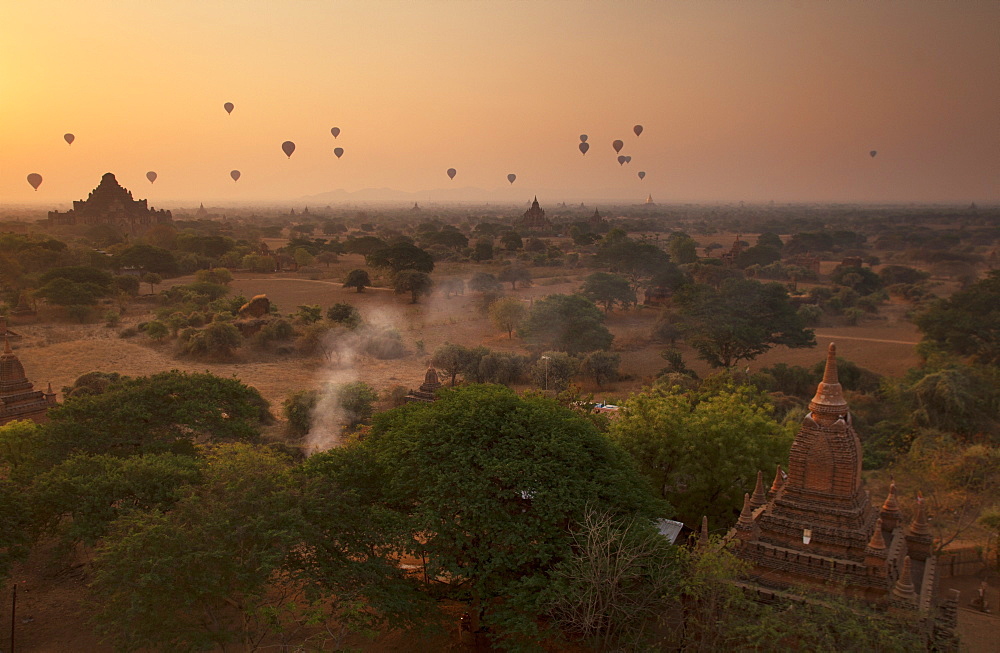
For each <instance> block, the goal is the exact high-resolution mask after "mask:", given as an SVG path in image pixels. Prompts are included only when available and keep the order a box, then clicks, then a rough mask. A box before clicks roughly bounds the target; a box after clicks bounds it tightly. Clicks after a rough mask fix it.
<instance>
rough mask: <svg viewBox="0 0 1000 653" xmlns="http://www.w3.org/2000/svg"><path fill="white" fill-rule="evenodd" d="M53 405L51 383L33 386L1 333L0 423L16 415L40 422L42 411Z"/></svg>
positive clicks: (13, 418) (53, 398)
mask: <svg viewBox="0 0 1000 653" xmlns="http://www.w3.org/2000/svg"><path fill="white" fill-rule="evenodd" d="M55 405H56V395H55V393H54V392H52V384H51V383H50V384H49V387H48V390H47V391H46V392H41V391H39V390H35V389H34V386H33V385H32V384H31V382H30V381H28V378H27V377H26V376H25V374H24V366H23V365H21V361H20V360H18V358H17V356H16V355H15V354H14V352H13V350H12V349H11V348H10V341H9V340H8V338H7V334H6V333H4V334H3V353H2V354H0V425H3V424H7V423H8V422H13V421H14V420H17V419H30V420H34V421H36V422H43V421H45V419H46V412H48V410H49V408H51V407H52V406H55Z"/></svg>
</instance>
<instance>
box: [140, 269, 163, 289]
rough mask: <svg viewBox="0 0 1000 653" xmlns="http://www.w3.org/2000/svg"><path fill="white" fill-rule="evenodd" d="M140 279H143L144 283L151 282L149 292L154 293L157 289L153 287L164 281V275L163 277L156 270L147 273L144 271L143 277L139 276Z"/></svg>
mask: <svg viewBox="0 0 1000 653" xmlns="http://www.w3.org/2000/svg"><path fill="white" fill-rule="evenodd" d="M139 281H141V282H142V283H148V284H149V294H153V293H154V292H156V291H155V289H154V288H153V286H157V285H159V284H161V283H163V277H161V276H160V275H158V274H156V273H155V272H146V273H143V275H142V276H141V277H139Z"/></svg>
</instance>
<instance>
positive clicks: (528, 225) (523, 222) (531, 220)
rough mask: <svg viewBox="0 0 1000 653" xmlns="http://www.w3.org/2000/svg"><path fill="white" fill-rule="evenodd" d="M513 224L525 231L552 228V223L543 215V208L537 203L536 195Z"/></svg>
mask: <svg viewBox="0 0 1000 653" xmlns="http://www.w3.org/2000/svg"><path fill="white" fill-rule="evenodd" d="M515 226H516V227H518V228H519V229H524V230H526V231H548V230H549V229H551V228H552V223H551V222H549V219H548V218H546V217H545V209H543V208H542V207H541V206H539V205H538V197H537V196H536V197H535V199H534V201H532V202H531V206H530V207H529V208H528V210H527V211H525V212H524V215H522V216H521V217H520V218H519V219H518V220H517V222H516V223H515Z"/></svg>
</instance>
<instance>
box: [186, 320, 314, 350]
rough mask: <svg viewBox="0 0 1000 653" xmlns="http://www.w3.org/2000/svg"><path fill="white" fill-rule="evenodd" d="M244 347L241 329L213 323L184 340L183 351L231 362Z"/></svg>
mask: <svg viewBox="0 0 1000 653" xmlns="http://www.w3.org/2000/svg"><path fill="white" fill-rule="evenodd" d="M317 308H318V307H317ZM242 345H243V336H242V335H241V334H240V330H239V329H237V328H236V327H235V326H233V325H232V324H230V323H229V322H212V323H211V324H209V325H208V326H206V327H205V328H204V329H196V330H194V331H193V332H191V333H190V334H189V335H188V337H187V338H186V339H184V343H183V345H182V350H183V352H184V353H186V354H191V355H194V356H204V357H207V358H212V359H216V360H229V359H231V358H232V357H233V353H234V352H235V351H236V349H238V348H239V347H240V346H242Z"/></svg>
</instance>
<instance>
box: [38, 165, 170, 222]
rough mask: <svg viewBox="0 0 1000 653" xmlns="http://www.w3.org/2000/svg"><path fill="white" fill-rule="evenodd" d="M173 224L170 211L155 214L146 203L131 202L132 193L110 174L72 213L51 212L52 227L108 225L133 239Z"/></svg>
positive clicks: (74, 207)
mask: <svg viewBox="0 0 1000 653" xmlns="http://www.w3.org/2000/svg"><path fill="white" fill-rule="evenodd" d="M171 222H173V216H172V215H171V213H170V211H164V210H162V209H161V210H159V211H156V210H154V209H151V208H149V207H148V206H147V205H146V200H136V199H132V192H131V191H129V190H126V189H125V188H123V187H122V186H121V185H120V184H119V183H118V181H117V180H116V179H115V176H114V175H113V174H111V173H110V172H106V173H104V176H103V177H101V183H100V184H98V185H97V188H95V189H94V190H92V191H90V195H88V196H87V199H85V200H77V201H75V202H73V208H72V209H71V210H69V211H66V212H65V213H62V212H60V211H49V226H64V225H65V226H75V225H87V226H94V225H103V224H106V225H112V226H115V227H118V228H119V229H121V230H122V232H123V233H127V234H133V235H134V234H139V233H142V232H144V231H146V230H147V229H149V228H150V227H152V226H154V225H157V224H169V223H171Z"/></svg>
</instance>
